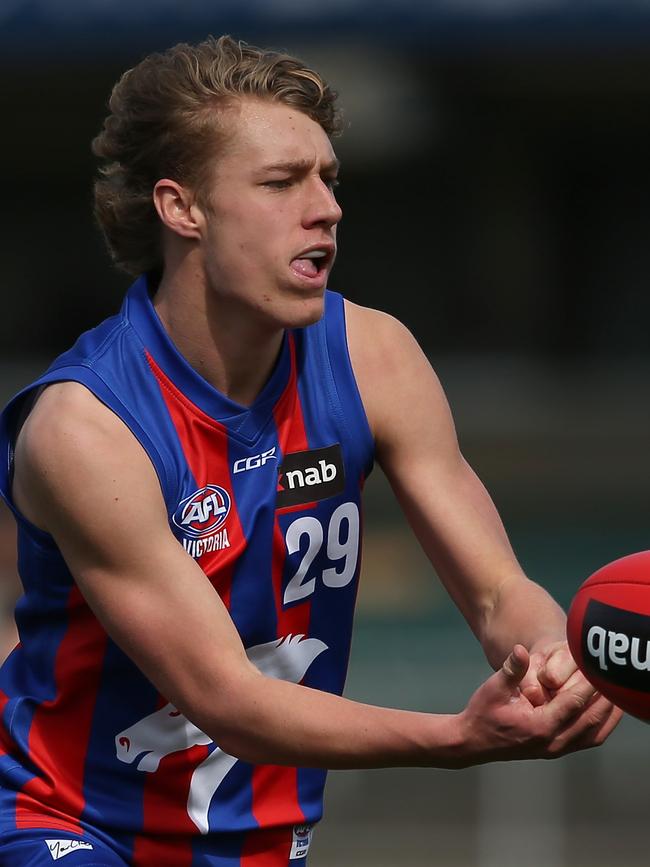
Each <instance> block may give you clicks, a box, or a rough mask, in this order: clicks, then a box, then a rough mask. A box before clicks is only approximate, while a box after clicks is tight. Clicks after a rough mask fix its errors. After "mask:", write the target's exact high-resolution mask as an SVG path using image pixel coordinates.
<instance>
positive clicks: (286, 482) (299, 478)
mask: <svg viewBox="0 0 650 867" xmlns="http://www.w3.org/2000/svg"><path fill="white" fill-rule="evenodd" d="M344 489H345V466H344V464H343V454H342V452H341V446H340V445H339V443H336V445H333V446H326V447H325V448H324V449H310V450H308V451H305V452H292V453H291V454H288V455H285V456H284V460H283V461H282V464H281V466H280V467H279V468H278V496H277V501H276V503H277V507H278V508H279V509H280V508H282V507H283V506H299V505H302V504H303V503H315V502H318V501H319V500H326V499H327V498H328V497H335V496H336V495H337V494H341V493H342V492H343V491H344Z"/></svg>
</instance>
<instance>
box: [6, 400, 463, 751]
mask: <svg viewBox="0 0 650 867" xmlns="http://www.w3.org/2000/svg"><path fill="white" fill-rule="evenodd" d="M15 468H16V471H15V481H14V498H15V500H16V503H17V505H18V506H19V508H21V510H22V511H23V512H24V513H25V515H26V516H27V517H28V518H29V519H30V520H31V521H32V522H34V523H35V524H36V525H37V526H40V527H41V528H42V529H44V530H46V531H48V532H50V533H51V534H52V536H53V537H54V539H55V540H56V542H57V544H58V545H59V547H60V549H61V552H62V554H63V556H64V558H65V560H66V562H67V564H68V566H69V568H70V570H71V572H72V574H73V575H74V577H75V580H76V582H77V583H78V585H79V587H80V589H81V591H82V593H83V594H84V596H85V598H86V600H87V602H88V604H89V605H90V607H91V608H92V609H93V611H94V612H95V614H96V616H97V617H98V618H99V620H100V621H101V622H102V624H103V625H104V627H105V628H106V630H107V632H108V633H109V635H110V636H111V637H112V638H113V639H114V640H115V642H116V643H117V644H118V645H119V646H120V647H121V648H122V649H123V650H124V651H125V652H126V653H127V654H128V655H129V656H130V657H131V658H132V659H133V660H134V662H135V663H136V664H137V665H138V666H139V668H140V669H141V670H142V671H143V672H144V674H145V675H146V676H147V677H148V678H149V679H150V680H151V681H152V682H153V683H154V684H155V686H156V687H157V689H158V690H159V691H160V692H161V693H162V694H163V695H164V696H165V697H166V698H168V699H169V701H171V702H172V703H173V704H174V705H175V706H176V707H177V708H178V709H179V710H181V711H182V712H183V713H184V715H185V716H186V717H188V718H189V719H191V720H192V722H194V723H195V724H196V725H197V726H198V727H199V728H201V729H202V730H203V731H205V732H206V733H207V734H208V735H209V736H210V737H211V738H212V739H214V740H215V741H216V742H217V743H219V745H220V746H221V747H222V748H223V749H224V750H226V752H229V753H231V754H232V755H235V756H237V757H239V758H243V759H246V760H248V761H253V762H273V763H278V764H285V763H286V764H303V765H313V766H322V767H349V766H360V767H363V766H366V765H372V766H375V765H398V764H441V765H447V764H449V765H451V764H453V763H454V762H455V761H457V750H458V747H459V741H460V736H459V730H458V725H457V721H456V718H455V717H451V716H437V717H432V716H429V715H426V714H416V713H406V712H401V711H395V710H390V709H382V708H375V707H370V706H364V705H360V704H355V703H353V702H350V701H348V700H346V699H343V698H339V697H337V696H332V695H329V694H327V693H322V692H319V691H316V690H312V689H308V688H306V687H302V686H298V685H295V684H292V683H287V682H284V681H279V680H275V679H272V678H268V677H265V676H263V675H262V674H260V672H259V671H258V670H257V669H256V668H255V667H254V666H253V665H252V664H251V663H250V662H249V660H248V658H247V656H246V654H245V651H244V648H243V646H242V644H241V641H240V638H239V635H238V633H237V632H236V630H235V628H234V625H233V623H232V621H231V619H230V617H229V615H228V612H227V610H226V608H225V607H224V605H223V603H222V601H221V599H220V598H219V596H218V594H217V593H216V592H215V590H214V589H213V587H212V585H211V584H210V582H209V581H208V579H207V578H206V576H205V575H204V573H203V572H202V570H201V569H200V567H199V566H198V565H197V564H196V563H195V562H194V560H192V558H190V557H189V556H188V554H187V553H186V552H185V551H184V550H183V548H182V546H181V545H179V544H178V542H177V540H176V539H175V538H174V536H173V534H172V533H171V531H170V529H169V526H168V520H167V514H166V511H165V506H164V502H163V498H162V494H161V490H160V486H159V482H158V479H157V477H156V475H155V472H154V470H153V467H152V465H151V463H150V461H149V459H148V457H147V456H146V454H145V453H144V451H143V450H142V448H141V446H140V445H139V443H138V442H137V441H136V440H135V438H134V437H133V436H132V434H131V433H130V432H129V431H128V430H127V429H126V427H125V426H124V425H123V424H122V422H121V421H120V420H119V419H118V418H117V417H116V416H115V415H113V413H112V412H110V410H108V409H107V408H106V407H104V406H103V405H102V404H100V403H99V402H98V401H97V400H96V399H95V398H94V397H93V396H92V395H91V394H90V393H89V392H87V391H86V390H85V389H84V388H83V387H82V386H80V385H77V384H74V383H65V384H60V385H54V386H51V387H50V388H48V389H47V390H46V391H45V392H44V394H43V395H42V396H41V397H40V399H39V401H38V403H37V404H36V407H35V409H34V410H33V411H32V413H31V415H30V417H29V419H28V421H27V422H26V424H25V426H24V428H23V430H22V431H21V434H20V436H19V438H18V442H17V448H16V464H15ZM143 539H146V540H147V544H146V545H143V544H142V540H143Z"/></svg>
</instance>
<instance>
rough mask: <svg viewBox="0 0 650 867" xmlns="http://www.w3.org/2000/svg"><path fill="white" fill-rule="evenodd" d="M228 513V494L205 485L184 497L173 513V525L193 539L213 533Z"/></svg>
mask: <svg viewBox="0 0 650 867" xmlns="http://www.w3.org/2000/svg"><path fill="white" fill-rule="evenodd" d="M229 512H230V494H229V493H228V491H226V490H224V488H221V487H219V485H206V486H205V487H204V488H201V490H199V491H195V492H194V493H193V494H191V495H190V496H189V497H186V498H185V499H184V500H183V501H182V502H181V503H180V504H179V506H178V508H177V509H176V511H175V512H174V516H173V518H172V520H173V522H174V524H176V526H177V527H178V528H179V529H181V530H182V531H183V532H184V533H185V535H187V536H192V537H193V538H195V539H198V538H200V537H201V536H207V535H208V534H209V533H214V531H215V530H218V529H219V527H221V526H222V524H224V523H225V521H226V518H227V517H228V513H229Z"/></svg>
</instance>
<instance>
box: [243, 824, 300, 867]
mask: <svg viewBox="0 0 650 867" xmlns="http://www.w3.org/2000/svg"><path fill="white" fill-rule="evenodd" d="M292 842H293V830H292V829H291V828H272V829H270V830H268V831H258V832H256V833H255V834H250V835H249V836H248V838H247V840H246V843H245V844H244V848H243V849H242V853H241V860H240V862H239V863H240V867H287V864H288V863H289V855H290V853H291V843H292Z"/></svg>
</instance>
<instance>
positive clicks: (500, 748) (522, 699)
mask: <svg viewBox="0 0 650 867" xmlns="http://www.w3.org/2000/svg"><path fill="white" fill-rule="evenodd" d="M558 652H559V651H558ZM550 656H555V654H550ZM530 662H531V656H530V654H529V653H528V651H527V650H526V648H525V647H523V646H522V645H521V644H517V645H515V647H514V649H513V651H512V653H511V654H510V655H509V656H508V658H507V659H506V660H505V662H504V663H503V665H502V667H501V668H500V669H499V671H497V672H496V673H495V674H493V675H492V677H490V678H489V679H488V680H487V681H485V683H484V684H482V686H480V687H479V688H478V689H477V691H476V692H475V693H474V695H473V696H472V697H471V699H470V700H469V702H468V704H467V707H466V708H465V710H464V711H463V712H462V713H461V714H460V721H461V726H462V730H463V732H464V749H463V757H462V759H461V762H463V763H464V764H467V765H471V764H481V763H483V762H488V761H506V760H511V759H534V758H546V759H550V758H557V757H558V756H562V755H564V754H566V753H569V752H574V751H576V750H580V749H587V748H588V747H592V746H598V745H600V744H601V743H603V741H604V740H605V739H606V738H607V737H608V735H609V734H610V732H611V731H612V730H613V729H614V728H615V726H616V725H617V724H618V722H619V720H620V718H621V711H620V710H618V708H615V707H614V706H613V705H612V704H611V703H610V702H609V701H607V700H606V699H605V698H603V697H602V696H601V695H600V694H598V693H597V692H596V691H595V690H594V688H593V686H591V684H590V683H589V682H588V681H587V680H586V678H585V677H584V676H583V675H582V673H581V672H579V671H577V670H574V673H573V674H572V675H570V676H569V677H568V678H567V679H566V680H564V682H563V684H562V686H561V688H560V689H557V690H555V691H554V694H552V695H549V697H548V698H546V699H545V700H544V701H543V702H542V703H540V704H534V703H533V702H531V701H530V699H529V698H528V697H527V696H526V695H524V693H523V690H522V683H523V681H524V679H525V678H526V675H527V673H528V671H529V668H530ZM556 662H557V663H558V670H559V674H560V675H562V674H563V672H564V670H565V669H563V668H562V666H563V665H565V663H566V662H567V661H566V659H565V658H564V656H563V655H562V654H560V656H559V657H558V659H557V660H556ZM573 665H574V668H575V663H573ZM554 670H555V663H554V664H553V665H552V666H550V667H549V672H553V671H554ZM536 676H537V675H536ZM543 676H545V675H543ZM548 677H549V678H550V677H551V674H550V673H549V675H548ZM545 689H549V687H545Z"/></svg>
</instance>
